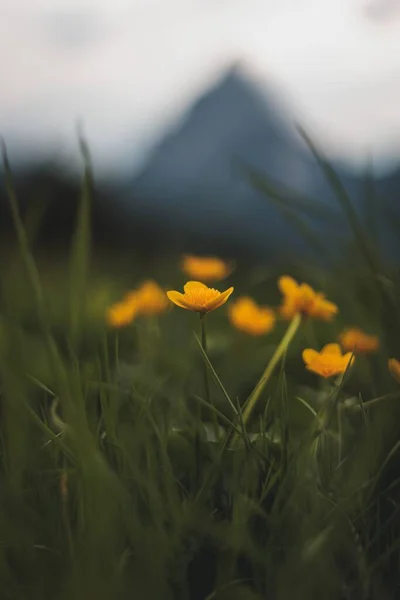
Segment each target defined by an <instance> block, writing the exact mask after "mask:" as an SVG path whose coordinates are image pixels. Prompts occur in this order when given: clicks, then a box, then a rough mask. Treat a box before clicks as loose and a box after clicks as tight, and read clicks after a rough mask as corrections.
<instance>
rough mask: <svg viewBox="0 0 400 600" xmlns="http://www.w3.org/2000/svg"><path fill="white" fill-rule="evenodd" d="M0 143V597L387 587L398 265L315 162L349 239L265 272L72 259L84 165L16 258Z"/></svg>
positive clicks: (396, 466)
mask: <svg viewBox="0 0 400 600" xmlns="http://www.w3.org/2000/svg"><path fill="white" fill-rule="evenodd" d="M84 155H85V153H84ZM3 159H4V173H5V177H6V188H7V195H8V201H9V206H10V210H11V212H12V216H13V222H14V227H15V236H16V240H17V243H16V244H15V245H14V246H13V247H12V248H11V247H10V248H7V250H5V251H4V252H3V257H2V259H1V261H0V262H1V268H0V278H1V279H0V284H1V290H0V291H1V298H0V300H1V314H0V392H1V400H0V470H1V480H0V504H1V509H0V542H1V544H0V582H1V583H0V597H1V598H4V599H12V600H28V599H29V600H36V599H37V600H46V599H47V598H48V599H50V598H51V599H55V598H57V599H60V600H72V599H74V600H80V599H82V600H89V599H96V600H109V599H113V600H119V599H121V600H125V599H130V598H137V599H140V600H159V599H160V600H161V599H162V600H168V599H171V600H214V599H215V600H223V599H226V600H228V599H229V600H257V599H258V600H261V599H266V600H269V599H273V600H293V599H296V600H311V599H313V598H322V597H323V598H326V599H332V600H353V599H356V598H357V599H364V600H367V599H368V600H369V599H370V600H375V599H376V600H381V599H382V600H386V599H388V600H389V599H392V598H393V599H394V598H397V597H398V593H399V584H400V510H399V509H400V489H399V488H400V458H399V452H400V363H399V362H398V359H400V345H399V333H400V325H399V323H400V310H399V307H400V304H399V302H398V299H399V281H398V275H397V269H396V268H395V267H396V265H395V267H393V265H387V264H386V263H384V262H383V261H381V260H380V258H379V252H378V250H377V248H376V247H375V246H374V241H373V240H372V239H371V236H370V234H369V233H368V231H367V229H366V227H365V225H364V224H363V222H362V221H361V220H360V219H359V218H358V217H357V215H356V213H355V212H354V210H353V209H352V205H351V202H350V200H349V199H348V198H347V197H346V194H345V192H344V190H342V189H341V188H340V182H338V180H337V179H336V178H335V173H334V172H333V171H332V170H331V169H330V167H329V165H328V164H327V163H325V162H324V161H323V159H320V162H321V167H322V168H324V169H325V171H326V174H327V177H329V178H330V181H331V184H332V186H333V187H334V188H335V189H336V191H337V195H338V203H339V204H340V206H341V207H342V209H343V211H344V212H345V214H346V216H347V219H348V223H349V228H350V231H351V232H352V235H353V246H352V247H350V246H347V247H346V248H344V249H343V259H342V260H341V261H339V262H338V263H337V264H336V265H335V266H332V267H331V268H330V269H318V268H316V267H313V268H311V267H310V266H309V265H307V264H304V265H300V266H297V267H296V268H294V267H293V266H289V265H288V266H287V270H286V269H285V267H284V266H279V268H278V267H277V266H272V267H271V266H268V265H265V266H262V265H261V266H260V265H258V266H255V267H254V268H246V269H244V268H243V267H241V265H240V264H239V263H236V264H235V263H234V262H233V261H232V262H231V261H222V260H220V259H218V258H217V257H210V258H209V259H204V257H203V258H202V257H186V258H185V257H176V260H175V261H172V260H170V261H168V263H166V262H165V261H161V260H160V262H159V263H157V262H156V263H155V264H153V265H152V266H151V267H149V266H147V267H144V266H143V265H138V264H135V263H134V262H133V260H132V261H131V260H130V257H129V256H125V257H123V260H122V261H120V262H118V261H114V262H113V261H112V260H110V264H107V265H104V264H102V265H97V264H93V261H92V259H91V252H90V250H91V243H90V195H91V194H90V190H91V185H90V183H91V173H90V165H89V162H88V161H86V167H85V176H84V180H83V184H82V197H81V202H80V209H79V213H78V215H77V222H76V229H75V234H74V238H73V241H72V244H71V249H70V254H69V257H68V260H66V261H65V262H63V263H59V262H57V261H52V260H51V259H50V258H49V256H39V255H36V254H35V252H34V251H33V246H32V235H33V234H32V231H30V230H29V228H27V227H26V224H25V223H24V222H23V220H22V218H21V214H20V211H19V205H18V198H17V196H16V194H15V188H14V185H13V178H12V173H11V170H10V166H9V164H8V160H7V155H6V152H5V150H4V151H3ZM317 242H318V240H317ZM319 243H320V244H322V245H323V240H319ZM354 257H356V259H355V258H354ZM193 281H196V282H198V283H196V284H193V283H192V284H189V286H188V285H187V283H188V282H193ZM184 286H186V287H185V288H184ZM215 288H216V289H217V290H218V292H220V293H221V294H220V293H217V292H215ZM231 288H233V290H232V289H231ZM184 289H185V294H183V292H184ZM167 292H168V294H167ZM345 332H347V333H346V335H345ZM327 345H328V346H327ZM324 347H325V351H323V352H321V351H322V349H323V348H324Z"/></svg>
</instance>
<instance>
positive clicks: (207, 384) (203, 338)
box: [200, 314, 219, 440]
mask: <svg viewBox="0 0 400 600" xmlns="http://www.w3.org/2000/svg"><path fill="white" fill-rule="evenodd" d="M200 323H201V345H202V347H203V350H204V354H206V356H207V357H208V353H207V329H206V314H200ZM203 364H204V387H205V392H206V400H207V402H208V404H210V405H211V406H214V404H213V403H212V401H211V392H210V381H209V377H208V366H207V363H206V362H205V361H203ZM212 420H213V424H214V433H215V437H216V439H217V440H218V438H219V424H218V418H217V415H216V414H215V412H214V411H212Z"/></svg>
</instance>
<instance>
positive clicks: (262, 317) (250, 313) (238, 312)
mask: <svg viewBox="0 0 400 600" xmlns="http://www.w3.org/2000/svg"><path fill="white" fill-rule="evenodd" d="M229 318H230V321H231V323H232V324H233V325H234V326H235V327H236V329H239V330H240V331H243V332H244V333H248V334H250V335H263V334H264V333H268V332H269V331H271V329H273V327H274V325H275V321H276V317H275V313H274V311H273V310H272V309H271V308H268V307H267V306H259V305H258V304H257V303H256V302H254V300H253V299H252V298H249V297H248V296H243V297H242V298H239V299H238V300H237V301H236V302H235V303H234V304H232V305H231V306H230V307H229Z"/></svg>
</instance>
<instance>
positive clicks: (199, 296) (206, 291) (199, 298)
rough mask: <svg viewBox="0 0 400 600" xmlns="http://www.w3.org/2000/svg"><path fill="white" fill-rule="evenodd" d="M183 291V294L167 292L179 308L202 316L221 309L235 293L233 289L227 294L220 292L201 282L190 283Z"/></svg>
mask: <svg viewBox="0 0 400 600" xmlns="http://www.w3.org/2000/svg"><path fill="white" fill-rule="evenodd" d="M183 289H184V293H183V294H182V293H181V292H176V291H174V290H172V291H170V292H167V296H168V298H169V299H170V300H171V302H173V303H174V304H176V305H177V306H180V307H181V308H185V309H186V310H193V311H194V312H198V313H200V314H206V313H208V312H210V311H211V310H215V309H216V308H219V307H220V306H222V305H223V304H225V302H226V301H227V300H228V298H229V296H230V295H231V294H232V292H233V287H230V288H228V289H227V290H225V292H219V291H218V290H215V289H214V288H209V287H207V286H206V285H205V284H204V283H200V281H188V282H187V283H186V285H185V286H184V288H183Z"/></svg>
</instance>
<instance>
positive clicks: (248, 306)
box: [107, 256, 400, 383]
mask: <svg viewBox="0 0 400 600" xmlns="http://www.w3.org/2000/svg"><path fill="white" fill-rule="evenodd" d="M181 266H182V270H183V271H184V272H185V273H186V274H187V275H188V276H189V277H191V278H192V280H191V281H188V282H187V283H186V284H185V286H184V288H183V293H181V292H179V291H176V290H171V291H167V292H165V291H164V290H163V289H162V288H161V287H160V286H159V285H158V284H157V283H156V282H154V281H150V280H149V281H145V282H144V283H143V284H142V285H141V286H140V287H139V288H138V289H136V290H134V291H131V292H129V293H128V294H126V296H125V297H124V298H123V299H122V301H120V302H118V303H116V304H114V305H113V306H111V307H110V308H109V309H108V312H107V320H108V323H109V324H110V325H111V326H113V327H123V326H125V325H128V324H130V323H131V322H132V321H133V320H134V319H135V318H136V317H137V316H139V315H147V316H149V315H155V314H160V313H162V312H164V311H165V310H166V309H167V307H168V300H167V298H168V299H169V300H170V301H171V302H173V303H174V304H175V305H176V306H179V307H180V308H184V309H186V310H191V311H194V312H197V313H199V314H200V315H205V314H206V313H208V312H210V311H213V310H215V309H217V308H219V307H221V306H222V305H223V304H225V302H227V300H228V299H229V297H230V296H231V294H232V293H233V291H234V288H233V287H229V288H227V289H226V290H225V291H223V292H220V291H219V290H217V289H215V288H212V287H208V286H207V285H206V283H204V282H210V281H218V280H221V279H224V278H225V277H227V276H228V275H229V274H230V273H231V272H232V270H233V264H228V263H227V262H225V261H223V260H221V259H219V258H215V257H202V258H200V257H196V256H186V257H185V258H184V259H183V261H182V265H181ZM278 287H279V289H280V291H281V293H282V295H283V300H282V303H281V305H280V306H279V307H278V308H277V310H276V311H275V310H274V309H273V308H271V307H269V306H260V305H258V304H257V303H256V302H255V301H254V300H253V299H252V298H251V297H249V296H242V297H239V298H238V299H237V300H236V301H235V302H233V303H232V304H231V305H230V307H229V309H228V315H229V319H230V322H231V324H232V325H233V326H234V327H235V328H236V329H238V330H239V331H242V332H244V333H246V334H249V335H253V336H259V335H264V334H266V333H269V332H270V331H271V330H272V329H273V328H274V326H275V323H276V320H277V315H279V316H281V317H282V318H283V319H286V320H291V319H293V318H294V317H295V316H296V315H301V316H302V318H306V317H309V318H314V319H320V320H323V321H330V320H332V319H333V317H334V316H335V315H336V314H337V313H338V312H339V309H338V306H337V305H336V304H334V303H333V302H331V301H330V300H328V299H327V298H326V297H325V295H324V294H323V293H322V292H316V291H315V290H313V288H312V287H311V286H309V285H308V284H306V283H298V282H297V281H296V280H295V279H293V278H292V277H290V276H288V275H283V276H282V277H280V279H279V281H278ZM338 342H339V343H330V344H326V345H325V346H324V347H323V348H322V349H321V350H320V351H319V352H318V351H317V350H315V349H313V348H306V349H305V350H303V352H302V358H303V361H304V364H305V367H306V369H308V370H309V371H312V372H314V373H317V374H318V375H320V376H322V377H325V378H327V377H332V376H336V375H340V374H342V373H344V372H345V371H346V370H347V369H348V368H349V367H350V366H351V365H352V363H353V361H354V360H355V356H356V355H357V354H361V353H364V354H366V353H371V352H375V351H377V350H378V348H379V339H378V337H377V336H374V335H368V334H366V333H364V332H363V331H362V330H361V329H359V328H355V327H353V328H348V329H345V330H344V331H343V332H342V333H341V334H340V335H339V338H338ZM388 367H389V371H390V373H391V374H392V376H393V377H394V378H395V379H396V380H397V381H398V382H399V383H400V361H398V360H396V359H394V358H393V359H390V360H389V364H388Z"/></svg>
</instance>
